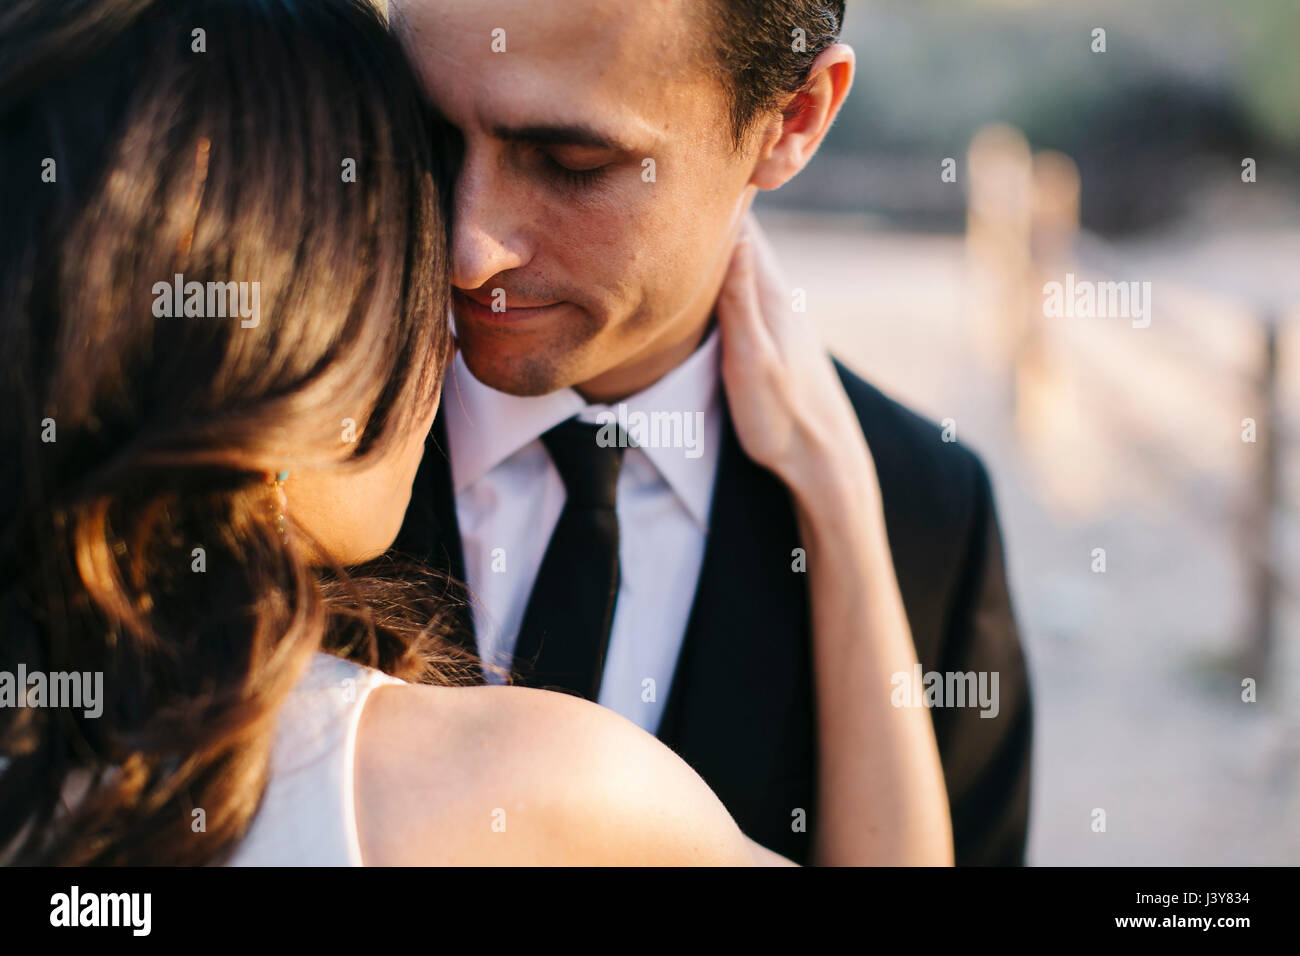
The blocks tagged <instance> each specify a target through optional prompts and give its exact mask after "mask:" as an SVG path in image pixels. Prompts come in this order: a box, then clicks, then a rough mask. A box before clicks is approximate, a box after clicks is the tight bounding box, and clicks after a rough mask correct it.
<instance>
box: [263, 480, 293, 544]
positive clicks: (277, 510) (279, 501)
mask: <svg viewBox="0 0 1300 956" xmlns="http://www.w3.org/2000/svg"><path fill="white" fill-rule="evenodd" d="M288 478H289V473H288V472H287V471H280V472H276V474H275V477H271V476H270V475H267V476H266V483H267V484H268V485H270V486H271V490H272V493H273V494H274V500H273V501H272V502H271V514H272V515H273V516H274V518H275V529H276V530H277V531H279V532H280V534H285V533H286V530H285V519H284V511H285V508H286V507H287V506H288V501H287V499H286V498H285V496H284V483H285V481H287V480H288Z"/></svg>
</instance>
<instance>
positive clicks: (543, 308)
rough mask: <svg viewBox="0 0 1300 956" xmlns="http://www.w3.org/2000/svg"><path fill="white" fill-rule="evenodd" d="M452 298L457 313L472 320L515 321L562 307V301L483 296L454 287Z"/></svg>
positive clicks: (535, 317) (537, 317) (537, 316)
mask: <svg viewBox="0 0 1300 956" xmlns="http://www.w3.org/2000/svg"><path fill="white" fill-rule="evenodd" d="M452 300H453V302H454V304H455V307H456V312H457V314H458V315H463V316H465V317H466V318H468V319H469V320H470V321H473V322H490V323H497V324H503V323H512V324H513V323H516V322H526V321H528V320H530V319H539V318H543V317H545V316H548V315H550V314H551V313H553V312H555V311H556V310H557V309H562V308H563V307H564V306H565V304H566V303H564V302H530V301H528V300H526V299H525V300H520V301H516V300H514V299H512V298H511V297H510V296H509V295H500V296H490V295H489V296H483V295H482V293H481V292H477V291H476V292H465V291H463V290H461V289H455V290H453V292H452Z"/></svg>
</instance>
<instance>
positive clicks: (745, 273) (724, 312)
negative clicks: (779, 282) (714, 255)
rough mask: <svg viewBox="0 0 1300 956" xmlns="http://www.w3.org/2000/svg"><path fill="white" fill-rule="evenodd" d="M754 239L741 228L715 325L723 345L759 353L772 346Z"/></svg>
mask: <svg viewBox="0 0 1300 956" xmlns="http://www.w3.org/2000/svg"><path fill="white" fill-rule="evenodd" d="M762 313H763V302H762V300H761V297H760V295H759V287H758V275H757V270H756V268H755V258H754V246H753V242H752V241H751V240H750V239H749V237H748V236H747V235H746V234H745V233H744V231H743V230H742V232H741V234H740V236H739V237H738V239H737V241H736V246H735V248H734V249H733V250H732V253H731V262H730V264H729V265H728V267H727V275H726V278H725V279H724V280H723V283H722V289H721V291H720V292H719V293H718V304H717V315H718V326H719V328H720V329H721V331H722V337H723V340H724V343H725V346H724V347H725V348H728V349H731V350H732V351H733V352H735V351H737V350H738V351H740V352H744V353H752V352H761V351H763V350H765V349H768V348H771V347H772V346H773V343H772V341H771V334H770V332H769V331H768V325H767V321H766V319H765V318H764V316H763V314H762Z"/></svg>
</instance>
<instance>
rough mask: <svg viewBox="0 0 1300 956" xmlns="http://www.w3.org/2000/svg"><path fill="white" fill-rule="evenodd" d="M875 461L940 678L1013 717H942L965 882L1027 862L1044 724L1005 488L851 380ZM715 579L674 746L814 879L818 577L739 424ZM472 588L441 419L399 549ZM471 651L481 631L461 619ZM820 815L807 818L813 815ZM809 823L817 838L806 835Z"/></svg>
mask: <svg viewBox="0 0 1300 956" xmlns="http://www.w3.org/2000/svg"><path fill="white" fill-rule="evenodd" d="M836 369H837V371H838V373H839V375H840V378H841V380H842V381H843V383H844V387H845V389H846V391H847V392H848V396H849V399H850V400H851V402H852V404H853V407H854V409H855V410H856V412H857V415H858V420H859V422H860V423H861V425H862V431H863V434H864V435H865V436H866V438H867V442H868V444H869V446H870V448H871V453H872V456H873V458H874V460H875V464H876V471H877V474H878V475H879V479H880V487H881V492H882V495H883V500H884V507H885V520H886V527H887V529H888V534H889V544H890V548H891V550H892V552H893V556H894V566H895V569H896V572H897V575H898V581H899V587H900V589H901V591H902V595H903V603H904V605H905V607H906V610H907V616H908V620H909V622H910V624H911V629H912V637H913V640H914V641H915V643H916V650H917V656H918V658H919V660H920V662H921V666H922V668H923V670H924V671H927V672H928V671H938V672H940V673H947V672H953V671H961V672H969V671H976V672H979V671H990V672H991V671H996V672H998V674H999V712H998V715H997V716H996V717H994V718H985V717H981V716H980V711H979V709H978V708H975V707H965V708H952V709H940V708H934V709H932V710H931V712H930V713H931V715H932V717H933V718H934V726H935V734H936V736H937V738H938V743H939V752H940V755H941V757H942V761H943V769H944V776H945V780H946V783H947V788H948V799H949V803H950V805H951V809H952V823H953V835H954V840H955V844H956V862H957V864H958V865H972V864H996V865H1013V864H1020V863H1023V858H1024V846H1025V836H1026V829H1027V826H1028V814H1029V771H1030V737H1031V710H1030V692H1029V683H1028V679H1027V674H1026V670H1025V662H1024V657H1023V655H1022V652H1021V648H1020V642H1019V638H1018V636H1017V630H1016V624H1015V618H1014V615H1013V612H1012V609H1011V602H1010V599H1009V596H1008V591H1007V582H1006V573H1005V570H1004V567H1003V558H1002V544H1001V538H1000V536H999V532H998V523H997V517H996V514H995V511H994V504H993V493H992V489H991V487H990V484H989V478H988V474H987V472H986V471H985V469H984V466H983V464H982V463H981V462H980V460H979V459H978V458H977V457H976V456H975V455H974V454H973V453H972V452H970V451H969V450H968V449H966V448H964V447H963V446H961V445H960V444H958V443H946V442H944V441H942V440H941V437H940V435H941V431H940V429H939V427H938V426H937V425H935V424H933V423H932V422H929V421H927V420H925V419H923V418H921V417H919V416H917V415H916V414H914V413H912V412H910V411H909V410H907V409H906V408H904V407H903V406H902V405H899V404H898V403H897V402H894V401H892V400H891V399H889V398H887V397H886V396H884V395H883V394H881V393H880V392H879V391H878V390H876V389H875V388H873V387H872V386H871V385H868V384H867V383H866V382H864V381H863V380H862V379H860V378H858V377H857V376H856V375H854V374H853V373H852V372H850V371H848V370H847V369H846V368H844V366H842V365H840V364H839V363H836ZM720 452H721V453H720V456H719V461H718V475H717V481H716V484H715V489H714V497H713V507H712V512H711V515H710V524H709V534H708V541H707V544H706V546H705V554H704V563H703V567H702V569H701V571H700V579H699V584H698V588H697V591H696V594H695V601H694V604H693V606H692V609H691V614H690V618H689V621H688V624H687V628H686V635H685V640H684V642H683V645H682V651H681V656H680V657H679V659H678V662H677V669H676V671H675V672H674V676H673V681H672V686H671V689H670V691H669V698H668V702H667V705H666V708H665V712H664V716H663V720H662V723H661V725H660V728H659V738H660V739H661V740H662V741H663V742H664V743H665V744H667V745H668V746H670V747H672V749H673V750H674V751H676V752H677V753H678V754H679V755H681V757H682V758H683V759H685V760H686V762H687V763H689V764H690V765H691V766H692V767H694V768H695V770H696V772H698V773H699V774H700V776H701V777H703V778H704V780H705V781H706V782H707V783H708V784H709V786H710V787H712V788H713V790H714V792H715V793H717V795H718V796H719V798H720V799H721V800H722V802H723V803H724V804H725V805H726V807H727V809H728V810H729V811H730V812H731V814H732V816H733V817H734V818H735V820H736V822H737V823H738V824H739V825H740V828H741V829H742V830H743V831H744V832H745V833H746V834H747V835H748V836H749V837H751V838H752V839H754V840H756V841H757V842H758V843H760V844H762V845H763V846H766V847H768V848H769V849H772V850H775V851H776V852H778V853H781V854H783V855H785V856H787V857H789V858H791V859H793V860H795V861H797V862H800V863H807V862H809V860H810V856H811V849H812V829H813V827H814V826H815V825H816V819H815V813H814V810H815V800H814V797H815V788H816V764H815V757H816V730H817V727H816V718H815V711H814V700H813V683H812V659H811V650H812V648H811V634H810V631H809V613H808V611H809V609H808V593H807V575H805V574H800V573H796V572H794V571H793V570H792V562H793V560H794V558H793V555H792V552H793V550H794V549H795V548H798V547H800V546H801V545H800V541H799V534H798V529H797V526H796V521H795V516H794V510H793V506H792V503H791V500H790V496H789V494H788V492H787V491H786V489H785V487H784V486H783V485H782V484H781V482H780V481H779V480H778V479H777V478H776V477H775V476H774V475H773V474H772V473H771V472H769V471H766V470H765V469H763V468H761V467H760V466H758V465H756V464H755V463H754V462H752V461H750V460H749V459H748V458H746V457H745V455H744V452H743V451H742V450H741V448H740V445H739V443H738V441H737V439H736V435H735V432H734V430H733V428H732V426H731V423H730V420H729V419H728V421H727V423H726V425H725V427H724V429H723V438H722V448H721V450H720ZM394 549H395V550H396V551H400V552H403V553H405V554H409V555H412V556H415V557H416V558H418V559H420V560H422V561H426V562H428V563H430V564H432V565H434V566H435V567H438V568H440V569H442V570H445V571H446V572H448V573H450V574H451V575H452V576H453V577H454V578H456V579H458V580H464V564H463V558H462V555H461V545H460V536H459V532H458V530H457V527H456V511H455V505H454V499H453V492H452V485H451V473H450V466H449V464H448V458H447V447H446V438H445V429H444V428H443V425H442V419H441V413H440V414H439V418H438V420H437V421H436V422H435V424H434V429H433V431H432V432H431V433H430V437H429V441H428V445H427V448H426V452H425V457H424V461H423V463H422V465H421V468H420V472H419V475H418V476H417V478H416V481H415V488H414V491H413V494H412V500H411V506H410V508H409V510H408V512H407V516H406V521H405V524H404V525H403V527H402V531H401V534H400V535H399V537H398V540H397V542H396V544H395V545H394ZM462 624H463V625H464V634H465V635H467V637H466V638H465V639H466V640H467V641H469V642H472V636H468V635H472V622H471V621H470V620H469V616H468V614H464V615H462ZM800 810H802V811H804V812H803V814H799V813H797V811H800ZM800 816H804V817H806V819H807V826H806V828H802V829H800V828H797V827H796V826H795V821H796V820H797V819H798V818H799V817H800Z"/></svg>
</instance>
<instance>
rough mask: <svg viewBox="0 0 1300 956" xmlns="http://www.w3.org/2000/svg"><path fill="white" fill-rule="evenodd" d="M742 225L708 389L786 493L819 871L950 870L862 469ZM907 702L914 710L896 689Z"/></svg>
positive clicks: (923, 715)
mask: <svg viewBox="0 0 1300 956" xmlns="http://www.w3.org/2000/svg"><path fill="white" fill-rule="evenodd" d="M790 302H791V298H790V291H789V290H788V289H787V288H785V287H784V286H783V285H782V283H781V282H780V280H779V278H778V277H777V270H776V265H775V257H774V256H773V255H772V253H771V250H770V248H768V246H767V244H766V240H765V239H764V238H763V236H762V234H761V232H759V230H758V226H757V223H756V222H754V220H753V217H752V216H747V217H746V222H745V224H744V226H743V227H742V232H741V236H740V238H739V240H738V243H737V247H736V252H735V255H734V257H733V261H732V264H731V269H730V272H729V274H728V278H727V282H726V285H725V287H724V289H723V292H722V295H721V297H720V298H719V302H718V321H719V325H720V327H721V332H722V337H723V362H722V373H723V380H724V382H725V384H726V389H727V396H728V404H729V407H730V410H731V415H732V419H733V421H734V423H735V426H736V431H737V435H738V437H739V439H740V442H741V444H742V446H743V447H744V449H745V452H746V454H747V455H748V456H749V457H750V458H751V459H753V460H754V461H755V462H757V463H758V464H761V465H763V466H764V467H766V468H768V469H769V470H771V471H772V472H774V473H775V474H776V475H777V476H778V477H780V478H781V480H782V481H783V482H784V483H785V484H786V486H787V487H788V488H789V489H790V492H791V495H792V496H793V498H794V502H795V510H796V514H797V516H798V522H799V530H800V534H801V537H802V539H803V544H804V547H805V550H806V552H807V561H808V574H809V588H810V600H811V607H812V631H813V644H814V647H813V656H814V679H815V682H816V693H817V719H818V802H817V818H816V820H815V821H814V832H815V851H814V852H815V858H816V862H817V863H818V864H820V865H843V864H850V865H854V864H886V865H888V864H936V865H949V864H951V863H952V859H953V857H952V853H953V850H952V828H951V820H950V817H949V811H948V802H947V794H946V791H945V789H944V780H943V770H942V767H941V765H940V762H939V751H938V745H937V744H936V742H935V737H934V728H933V725H932V723H931V720H930V715H929V712H928V710H927V709H926V708H924V707H916V706H913V707H895V706H893V705H892V698H893V693H894V690H895V687H896V686H898V684H897V682H898V681H908V682H914V681H915V679H916V678H915V676H914V675H915V670H914V665H915V664H916V663H917V657H916V650H915V647H914V645H913V643H912V638H911V632H910V630H909V627H908V623H907V617H906V614H905V612H904V609H903V602H902V597H901V595H900V594H899V590H898V582H897V579H896V577H895V574H894V568H893V561H892V558H891V555H890V551H889V543H888V540H887V538H886V534H885V521H884V512H883V509H882V506H881V500H880V489H879V483H878V481H877V479H876V474H875V466H874V463H873V461H872V458H871V454H870V452H869V450H868V448H867V445H866V441H865V439H864V438H863V435H862V430H861V428H860V426H859V424H858V421H857V417H856V415H855V414H854V412H853V409H852V407H851V405H850V404H849V401H848V397H847V396H846V395H845V394H844V391H843V389H842V388H841V386H840V383H839V379H838V377H837V376H836V374H835V371H834V368H833V366H832V364H831V362H830V358H829V357H828V356H827V354H826V352H825V351H824V350H823V348H822V347H821V345H820V343H819V342H818V340H817V337H816V335H815V334H814V332H813V329H812V327H811V324H810V323H809V322H808V321H807V317H806V316H803V315H799V314H796V313H794V312H793V310H792V309H791V308H790ZM911 690H912V691H913V693H912V694H911V695H910V696H909V700H911V701H917V700H919V699H920V694H919V690H920V688H919V687H912V688H911Z"/></svg>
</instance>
